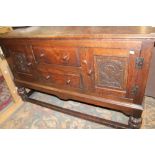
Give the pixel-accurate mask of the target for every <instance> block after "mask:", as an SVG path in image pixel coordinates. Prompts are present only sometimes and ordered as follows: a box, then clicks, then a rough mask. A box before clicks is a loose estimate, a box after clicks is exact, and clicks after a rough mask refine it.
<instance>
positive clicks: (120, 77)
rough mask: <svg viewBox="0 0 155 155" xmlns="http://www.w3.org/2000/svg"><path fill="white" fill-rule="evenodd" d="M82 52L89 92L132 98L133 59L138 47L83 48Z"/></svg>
mask: <svg viewBox="0 0 155 155" xmlns="http://www.w3.org/2000/svg"><path fill="white" fill-rule="evenodd" d="M82 52H83V55H82V57H83V62H82V66H83V68H84V69H83V74H84V77H85V81H87V88H88V89H89V90H90V92H91V93H93V94H94V95H97V96H101V97H106V96H107V95H108V96H115V97H120V98H134V94H132V88H133V87H134V86H135V81H136V77H137V69H136V66H135V59H136V58H137V57H139V54H140V49H133V48H131V49H125V48H123V47H122V49H120V48H119V49H117V48H116V49H114V48H107V49H106V48H84V49H82Z"/></svg>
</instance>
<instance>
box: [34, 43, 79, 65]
mask: <svg viewBox="0 0 155 155" xmlns="http://www.w3.org/2000/svg"><path fill="white" fill-rule="evenodd" d="M32 50H33V53H34V56H35V61H36V63H47V64H56V65H66V66H77V67H79V66H80V56H79V53H78V49H77V48H72V47H45V46H40V47H39V46H33V47H32Z"/></svg>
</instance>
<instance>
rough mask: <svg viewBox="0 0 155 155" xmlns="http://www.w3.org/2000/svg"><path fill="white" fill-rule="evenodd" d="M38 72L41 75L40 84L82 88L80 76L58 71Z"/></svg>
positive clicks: (39, 70) (41, 70)
mask: <svg viewBox="0 0 155 155" xmlns="http://www.w3.org/2000/svg"><path fill="white" fill-rule="evenodd" d="M38 72H39V74H40V82H41V83H43V84H46V85H51V86H55V87H65V88H74V89H81V88H82V84H81V76H80V74H76V73H72V72H63V71H61V70H57V69H47V70H44V69H42V68H38Z"/></svg>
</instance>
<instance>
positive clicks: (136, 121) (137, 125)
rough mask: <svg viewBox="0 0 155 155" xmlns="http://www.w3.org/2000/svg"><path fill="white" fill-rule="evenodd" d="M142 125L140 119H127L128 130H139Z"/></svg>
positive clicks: (131, 117)
mask: <svg viewBox="0 0 155 155" xmlns="http://www.w3.org/2000/svg"><path fill="white" fill-rule="evenodd" d="M141 124H142V118H141V117H140V118H135V117H133V116H130V117H129V122H128V125H129V127H130V128H132V129H139V128H140V127H141Z"/></svg>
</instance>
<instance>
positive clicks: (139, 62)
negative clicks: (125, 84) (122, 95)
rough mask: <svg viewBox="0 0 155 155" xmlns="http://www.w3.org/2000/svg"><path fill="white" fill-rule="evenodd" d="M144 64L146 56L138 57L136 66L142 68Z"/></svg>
mask: <svg viewBox="0 0 155 155" xmlns="http://www.w3.org/2000/svg"><path fill="white" fill-rule="evenodd" d="M143 64H144V58H141V57H138V58H136V68H137V69H142V67H143Z"/></svg>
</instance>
